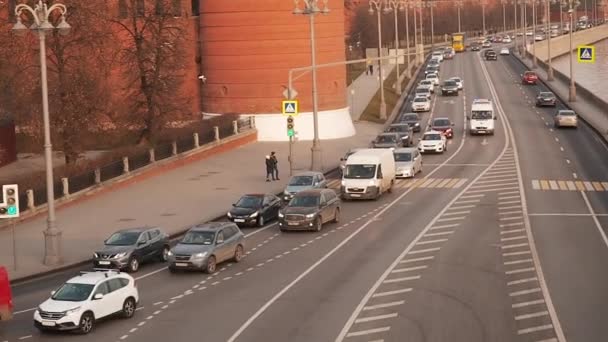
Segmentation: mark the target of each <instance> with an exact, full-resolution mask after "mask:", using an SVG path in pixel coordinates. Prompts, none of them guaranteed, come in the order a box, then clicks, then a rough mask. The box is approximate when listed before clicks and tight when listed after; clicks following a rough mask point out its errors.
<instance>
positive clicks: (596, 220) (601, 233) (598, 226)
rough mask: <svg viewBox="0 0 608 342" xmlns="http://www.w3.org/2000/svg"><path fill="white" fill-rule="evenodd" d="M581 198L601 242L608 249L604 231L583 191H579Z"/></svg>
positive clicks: (607, 240)
mask: <svg viewBox="0 0 608 342" xmlns="http://www.w3.org/2000/svg"><path fill="white" fill-rule="evenodd" d="M581 196H583V200H585V204H586V205H587V209H588V210H589V213H590V214H591V215H593V216H592V217H593V222H594V223H595V226H596V227H597V230H598V232H599V233H600V236H601V237H602V240H604V244H605V245H606V247H608V237H606V232H604V229H603V228H602V225H601V224H600V221H599V220H598V219H597V216H596V214H595V210H593V207H592V206H591V202H589V198H587V194H585V192H584V191H581Z"/></svg>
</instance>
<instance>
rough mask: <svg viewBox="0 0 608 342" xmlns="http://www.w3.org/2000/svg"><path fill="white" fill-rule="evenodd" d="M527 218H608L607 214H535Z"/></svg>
mask: <svg viewBox="0 0 608 342" xmlns="http://www.w3.org/2000/svg"><path fill="white" fill-rule="evenodd" d="M528 216H572V217H577V216H580V217H593V216H597V217H603V216H608V214H565V213H564V214H561V213H537V214H534V213H533V214H528Z"/></svg>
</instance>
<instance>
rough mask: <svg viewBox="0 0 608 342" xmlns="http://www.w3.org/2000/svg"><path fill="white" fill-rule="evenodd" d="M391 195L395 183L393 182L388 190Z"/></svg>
mask: <svg viewBox="0 0 608 342" xmlns="http://www.w3.org/2000/svg"><path fill="white" fill-rule="evenodd" d="M386 191H387V192H388V193H389V194H390V193H392V192H393V181H391V186H389V187H388V190H386Z"/></svg>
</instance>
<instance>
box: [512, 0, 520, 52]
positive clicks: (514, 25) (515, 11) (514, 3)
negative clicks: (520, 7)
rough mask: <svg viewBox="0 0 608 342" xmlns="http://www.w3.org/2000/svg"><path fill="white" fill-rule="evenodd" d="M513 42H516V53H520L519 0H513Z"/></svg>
mask: <svg viewBox="0 0 608 342" xmlns="http://www.w3.org/2000/svg"><path fill="white" fill-rule="evenodd" d="M513 42H514V43H515V53H519V51H518V48H517V47H518V45H517V0H513Z"/></svg>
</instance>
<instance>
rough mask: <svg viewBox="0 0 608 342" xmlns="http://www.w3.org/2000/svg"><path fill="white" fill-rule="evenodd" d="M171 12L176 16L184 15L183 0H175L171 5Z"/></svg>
mask: <svg viewBox="0 0 608 342" xmlns="http://www.w3.org/2000/svg"><path fill="white" fill-rule="evenodd" d="M171 12H172V13H173V16H174V17H181V16H182V0H173V1H172V6H171Z"/></svg>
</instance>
